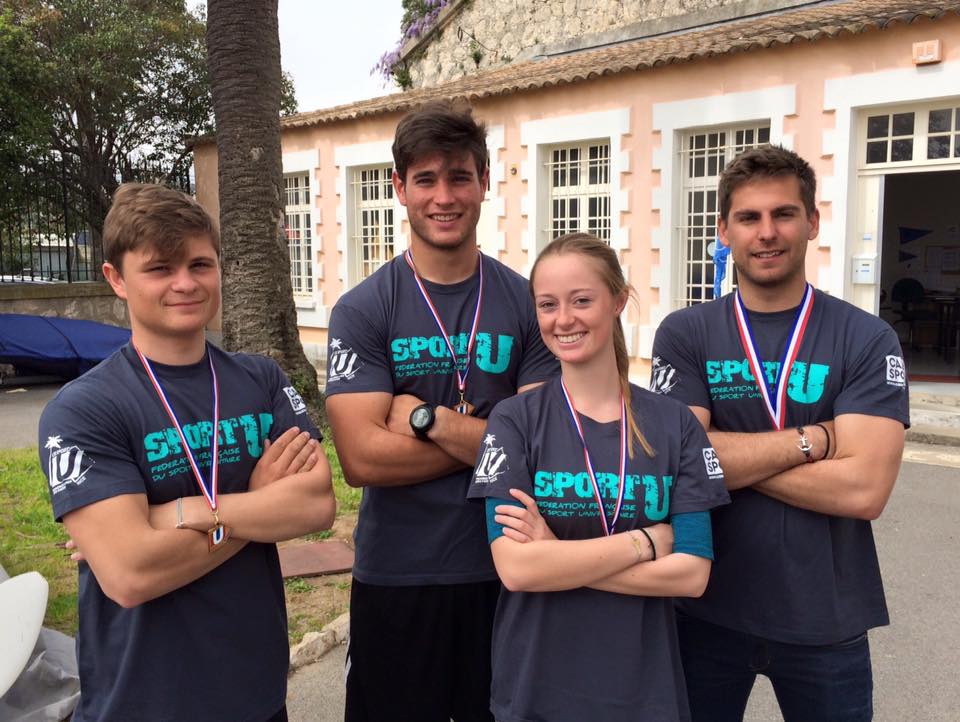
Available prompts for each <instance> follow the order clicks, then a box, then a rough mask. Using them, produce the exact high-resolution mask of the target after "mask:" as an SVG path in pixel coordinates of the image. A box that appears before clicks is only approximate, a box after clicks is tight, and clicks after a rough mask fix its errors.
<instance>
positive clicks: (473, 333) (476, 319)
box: [403, 248, 483, 402]
mask: <svg viewBox="0 0 960 722" xmlns="http://www.w3.org/2000/svg"><path fill="white" fill-rule="evenodd" d="M403 257H404V258H405V259H406V261H407V265H409V266H410V270H411V271H413V279H414V280H415V281H416V282H417V288H419V289H420V295H421V296H423V300H424V301H426V302H427V308H429V309H430V313H431V314H433V320H434V321H436V322H437V328H439V329H440V335H441V336H443V340H444V341H445V342H446V344H447V349H448V350H449V351H450V357H451V358H452V359H453V371H454V373H455V374H456V375H457V390H458V391H459V392H460V401H461V402H463V401H464V394H465V393H466V389H467V375H468V374H469V373H470V358H471V356H472V354H473V345H474V343H475V342H476V340H477V330H478V329H479V328H480V307H481V306H482V305H483V254H482V253H480V251H477V265H478V266H479V267H480V285H479V287H478V288H477V307H476V309H475V310H474V312H473V323H472V324H471V325H470V337H469V339H468V340H467V353H466V359H464V367H463V373H462V374H461V373H460V364H459V362H458V360H457V352H456V351H454V349H453V343H451V341H450V334H449V333H447V328H446V326H444V325H443V321H442V320H441V319H440V313H439V312H438V311H437V307H436V306H434V305H433V301H432V300H431V298H430V294H429V293H428V292H427V288H426V286H424V285H423V279H421V278H420V274H419V273H417V267H416V266H415V265H414V263H413V254H412V253H411V252H410V249H409V248H408V249H407V251H406V253H404V254H403Z"/></svg>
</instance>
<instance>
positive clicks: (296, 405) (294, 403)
mask: <svg viewBox="0 0 960 722" xmlns="http://www.w3.org/2000/svg"><path fill="white" fill-rule="evenodd" d="M283 393H285V394H286V395H287V398H288V399H289V400H290V408H292V409H293V413H295V414H302V413H303V412H304V411H306V410H307V405H306V404H305V403H304V402H303V397H302V396H301V395H300V393H299V392H298V391H297V390H296V389H295V388H293V386H284V387H283Z"/></svg>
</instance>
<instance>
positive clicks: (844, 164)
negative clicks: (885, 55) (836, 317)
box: [820, 62, 960, 298]
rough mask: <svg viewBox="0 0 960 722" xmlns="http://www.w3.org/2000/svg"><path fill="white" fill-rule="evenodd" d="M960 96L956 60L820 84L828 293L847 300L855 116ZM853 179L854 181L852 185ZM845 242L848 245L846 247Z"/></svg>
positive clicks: (853, 208) (854, 226) (823, 236)
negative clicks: (827, 126)
mask: <svg viewBox="0 0 960 722" xmlns="http://www.w3.org/2000/svg"><path fill="white" fill-rule="evenodd" d="M956 96H960V62H953V63H940V64H938V65H921V66H918V67H913V68H898V69H896V70H884V71H881V72H877V73H861V74H860V75H848V76H845V77H842V78H832V79H829V80H825V81H824V83H823V109H824V111H829V110H832V111H834V113H835V117H836V127H835V128H834V129H833V130H829V131H824V134H823V141H822V142H823V151H824V155H831V154H832V155H833V170H834V175H833V176H832V177H824V178H822V179H821V185H822V188H823V190H822V191H821V194H820V200H821V201H824V202H830V203H831V204H832V217H833V221H832V222H831V223H829V224H824V225H821V228H820V239H821V240H820V244H821V245H823V246H829V247H830V273H829V279H830V280H829V286H828V288H829V290H830V291H831V292H832V293H833V294H834V295H835V296H838V297H840V298H848V296H849V294H850V292H851V287H852V284H851V283H850V278H849V274H847V272H846V269H847V268H848V259H849V257H850V255H851V254H852V250H851V249H852V248H853V247H854V243H855V242H854V240H853V239H855V238H856V234H857V223H858V220H857V217H856V216H857V189H858V185H859V180H858V178H857V148H856V143H857V138H856V129H857V124H856V117H855V115H856V113H857V111H859V110H861V109H863V108H869V107H871V106H881V105H894V104H904V103H917V102H928V101H932V100H937V99H938V98H951V97H956ZM854 180H856V181H857V182H852V181H854ZM848 239H850V242H849V243H848Z"/></svg>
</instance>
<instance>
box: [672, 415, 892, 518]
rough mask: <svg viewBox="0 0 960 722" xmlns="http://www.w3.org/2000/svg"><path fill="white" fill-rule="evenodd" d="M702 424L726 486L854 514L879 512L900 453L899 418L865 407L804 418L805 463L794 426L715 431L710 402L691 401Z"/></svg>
mask: <svg viewBox="0 0 960 722" xmlns="http://www.w3.org/2000/svg"><path fill="white" fill-rule="evenodd" d="M690 409H691V410H692V411H693V413H694V415H696V417H697V418H698V419H699V420H700V423H701V424H703V427H704V429H706V430H707V432H708V436H709V437H710V443H712V444H713V447H714V449H716V452H717V456H718V457H719V458H720V465H721V466H722V467H723V474H724V478H725V479H726V482H727V488H728V489H730V490H731V491H732V490H734V489H742V488H744V487H748V486H749V487H750V488H752V489H754V490H756V491H758V492H760V493H761V494H766V495H767V496H769V497H772V498H774V499H777V500H778V501H782V502H784V503H785V504H790V505H791V506H796V507H799V508H801V509H807V510H809V511H815V512H819V513H821V514H830V515H832V516H842V517H850V518H854V519H866V520H872V519H876V518H877V517H879V516H880V514H881V513H882V512H883V508H884V506H886V503H887V500H888V499H889V498H890V493H891V492H892V491H893V484H894V482H895V481H896V478H897V474H898V473H899V472H900V462H901V459H902V456H903V443H904V429H903V424H902V423H900V422H899V421H897V420H895V419H890V418H886V417H881V416H868V415H866V414H842V415H840V416H838V417H836V418H835V419H834V420H833V421H829V422H824V423H823V426H824V427H825V428H826V430H827V432H826V433H827V434H829V435H830V440H829V447H830V453H829V456H828V457H826V458H824V453H825V451H826V449H827V440H826V438H825V436H824V430H823V429H820V428H819V427H816V426H807V427H806V432H807V433H808V434H809V435H811V437H812V441H813V445H814V450H813V452H812V453H813V456H814V458H815V459H817V461H815V462H814V463H812V464H811V463H807V460H806V457H805V456H804V454H803V452H801V451H800V449H799V448H798V447H797V440H798V438H799V436H798V434H797V431H796V429H786V430H784V431H768V432H756V433H735V432H726V431H717V430H716V429H712V428H711V427H710V410H709V409H706V408H703V407H702V406H691V407H690Z"/></svg>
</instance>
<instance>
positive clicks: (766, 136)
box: [757, 128, 770, 143]
mask: <svg viewBox="0 0 960 722" xmlns="http://www.w3.org/2000/svg"><path fill="white" fill-rule="evenodd" d="M769 142H770V129H769V128H761V129H760V130H759V131H758V132H757V143H769Z"/></svg>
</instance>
